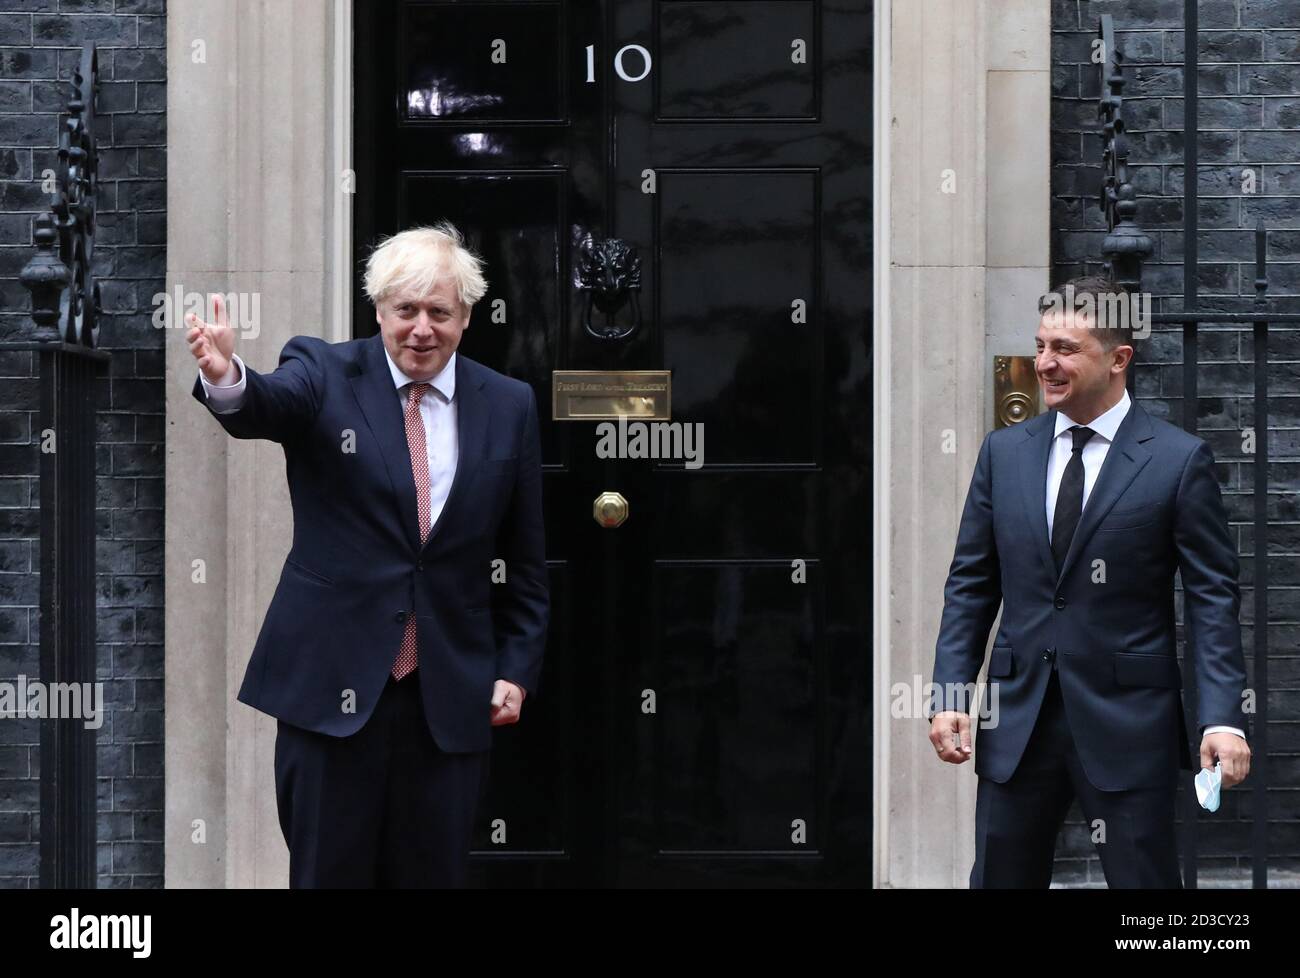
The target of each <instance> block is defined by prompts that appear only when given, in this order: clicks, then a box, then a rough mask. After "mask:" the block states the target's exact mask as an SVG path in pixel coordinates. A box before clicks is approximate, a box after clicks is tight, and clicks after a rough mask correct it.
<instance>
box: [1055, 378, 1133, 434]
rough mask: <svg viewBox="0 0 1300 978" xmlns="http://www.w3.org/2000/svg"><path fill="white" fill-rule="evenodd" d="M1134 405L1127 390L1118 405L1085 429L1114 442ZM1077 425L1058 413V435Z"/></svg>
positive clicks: (1095, 419) (1093, 420)
mask: <svg viewBox="0 0 1300 978" xmlns="http://www.w3.org/2000/svg"><path fill="white" fill-rule="evenodd" d="M1132 404H1133V401H1132V398H1130V397H1129V396H1128V390H1127V388H1126V389H1125V390H1124V396H1123V397H1121V398H1120V399H1119V403H1118V404H1116V405H1115V406H1114V407H1113V408H1111V409H1110V410H1109V411H1106V412H1105V413H1104V414H1102V415H1100V416H1099V417H1096V418H1093V419H1092V421H1090V422H1089V423H1088V424H1087V425H1086V426H1085V427H1088V428H1091V429H1092V430H1093V431H1095V432H1096V433H1097V434H1098V435H1100V436H1101V437H1102V438H1105V439H1106V440H1107V441H1114V440H1115V433H1116V432H1117V431H1119V426H1120V424H1121V423H1122V422H1123V420H1124V417H1125V416H1126V415H1127V414H1128V411H1129V408H1130V407H1131V406H1132ZM1076 424H1078V422H1077V421H1072V420H1071V419H1070V418H1068V417H1067V416H1066V415H1065V414H1063V413H1062V412H1060V411H1057V412H1056V434H1057V435H1059V434H1060V433H1061V432H1063V431H1067V430H1069V429H1070V428H1072V427H1074V426H1075V425H1076Z"/></svg>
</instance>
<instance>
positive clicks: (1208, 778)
mask: <svg viewBox="0 0 1300 978" xmlns="http://www.w3.org/2000/svg"><path fill="white" fill-rule="evenodd" d="M1195 783H1196V800H1197V801H1198V802H1200V803H1201V807H1202V808H1204V809H1205V810H1206V811H1207V812H1217V811H1218V810H1219V786H1220V785H1221V784H1222V783H1223V764H1222V762H1216V763H1215V765H1214V770H1213V771H1211V770H1210V769H1209V768H1201V770H1200V771H1198V772H1197V774H1196V778H1195Z"/></svg>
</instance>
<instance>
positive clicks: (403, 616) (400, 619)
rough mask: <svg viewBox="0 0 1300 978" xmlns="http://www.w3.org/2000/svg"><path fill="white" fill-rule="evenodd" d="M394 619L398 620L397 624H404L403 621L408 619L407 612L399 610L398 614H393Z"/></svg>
mask: <svg viewBox="0 0 1300 978" xmlns="http://www.w3.org/2000/svg"><path fill="white" fill-rule="evenodd" d="M393 621H395V622H397V624H399V625H400V624H402V623H403V622H405V621H406V612H405V611H399V612H398V613H397V614H395V615H393Z"/></svg>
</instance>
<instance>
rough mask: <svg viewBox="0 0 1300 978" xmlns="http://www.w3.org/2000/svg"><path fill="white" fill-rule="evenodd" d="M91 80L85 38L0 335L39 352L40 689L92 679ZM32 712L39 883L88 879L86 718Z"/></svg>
mask: <svg viewBox="0 0 1300 978" xmlns="http://www.w3.org/2000/svg"><path fill="white" fill-rule="evenodd" d="M98 89H99V65H98V58H97V56H96V52H95V47H94V45H91V46H89V47H87V48H85V49H84V50H83V51H82V55H81V61H80V64H79V66H78V68H77V69H76V70H75V71H74V72H73V76H72V93H71V96H70V98H69V100H68V118H67V120H66V123H65V126H64V130H63V133H62V135H61V137H60V143H59V166H58V170H57V174H56V175H57V178H58V185H57V187H56V188H55V190H54V192H53V194H52V195H51V199H50V207H49V212H48V213H43V214H41V215H40V216H39V217H37V218H36V220H35V221H34V231H33V238H34V240H35V243H36V254H35V255H34V256H33V257H32V259H31V260H30V261H29V262H28V263H27V265H26V267H24V268H23V271H22V273H21V275H20V279H21V281H22V284H23V285H24V286H25V287H26V288H27V289H28V290H29V291H30V292H31V294H32V320H33V322H34V324H35V325H34V328H33V331H32V332H33V338H32V340H31V341H30V342H18V343H4V344H0V348H3V349H9V350H30V351H32V352H34V353H36V354H37V355H38V356H39V367H40V378H41V379H40V405H39V437H38V441H39V442H40V446H41V448H40V451H41V466H40V480H41V558H40V559H41V571H40V573H41V590H40V595H41V597H40V600H41V624H40V632H41V658H40V669H41V675H40V680H41V682H42V683H44V684H45V685H46V689H47V690H50V689H60V688H73V687H71V686H70V685H69V686H68V687H63V686H59V685H56V684H77V685H76V687H75V688H77V689H79V690H86V689H89V688H91V686H92V685H93V683H94V682H95V374H96V371H97V369H99V368H101V367H102V366H103V364H104V363H105V362H107V361H108V359H109V355H108V354H107V353H106V352H104V351H102V350H97V349H95V344H96V342H97V340H98V336H99V323H98V317H99V289H98V286H97V285H96V284H95V278H94V274H93V272H92V270H91V262H92V260H93V258H94V246H95V202H96V201H95V198H96V187H97V157H96V148H95V135H94V126H95V97H96V94H97V92H98ZM53 702H54V697H53V696H47V703H50V704H52V703H53ZM96 702H99V701H98V700H96ZM83 705H84V701H83ZM40 724H41V725H40V730H41V833H40V834H41V843H40V845H41V870H40V873H41V886H42V887H60V888H63V887H81V888H89V887H94V886H95V882H96V862H95V729H94V728H93V727H92V726H90V725H89V724H87V723H86V722H85V720H84V715H83V716H82V717H62V716H51V715H49V714H48V712H47V715H46V716H44V717H42V718H41V722H40Z"/></svg>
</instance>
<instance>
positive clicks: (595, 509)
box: [591, 492, 627, 530]
mask: <svg viewBox="0 0 1300 978" xmlns="http://www.w3.org/2000/svg"><path fill="white" fill-rule="evenodd" d="M591 517H592V519H594V520H595V521H596V522H597V523H599V524H600V525H601V526H603V527H604V528H605V529H607V530H612V529H614V527H616V526H622V525H623V523H624V521H626V520H627V500H626V499H624V498H623V494H622V493H618V492H602V493H601V494H600V495H599V496H597V497H596V501H595V502H594V503H592V504H591Z"/></svg>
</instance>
